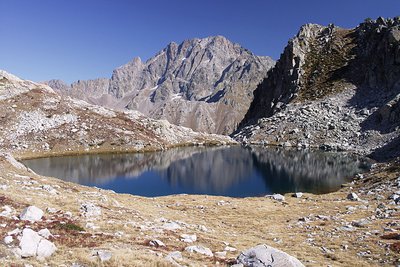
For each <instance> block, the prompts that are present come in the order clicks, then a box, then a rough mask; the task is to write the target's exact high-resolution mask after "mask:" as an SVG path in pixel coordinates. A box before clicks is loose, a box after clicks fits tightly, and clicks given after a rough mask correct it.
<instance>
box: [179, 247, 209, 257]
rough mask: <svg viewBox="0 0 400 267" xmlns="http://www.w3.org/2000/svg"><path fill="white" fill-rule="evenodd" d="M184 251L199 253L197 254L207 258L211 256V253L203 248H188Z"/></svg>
mask: <svg viewBox="0 0 400 267" xmlns="http://www.w3.org/2000/svg"><path fill="white" fill-rule="evenodd" d="M185 251H187V252H189V253H193V252H196V253H199V254H203V255H206V256H209V257H212V256H213V253H212V251H211V249H209V248H206V247H203V246H190V247H186V248H185Z"/></svg>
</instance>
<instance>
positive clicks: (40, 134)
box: [0, 71, 233, 155]
mask: <svg viewBox="0 0 400 267" xmlns="http://www.w3.org/2000/svg"><path fill="white" fill-rule="evenodd" d="M0 109H1V110H2V111H3V112H2V114H1V116H0V122H1V125H2V127H1V128H0V147H1V148H2V150H6V151H9V150H12V151H13V153H14V155H18V154H19V153H28V151H31V153H38V152H44V153H49V154H50V155H51V154H58V153H68V152H69V151H72V150H75V151H81V152H84V153H89V152H91V151H93V152H95V151H97V152H99V151H102V150H104V151H145V150H162V149H165V148H168V147H171V146H174V145H185V144H207V143H209V144H210V143H212V144H226V143H229V142H231V141H233V140H231V139H230V138H227V137H223V136H218V135H210V134H203V133H196V132H194V131H193V130H191V129H189V128H185V127H180V126H175V125H172V124H170V123H168V122H167V121H158V120H154V119H150V118H147V117H146V116H144V115H143V114H141V113H139V112H137V111H128V110H127V111H123V112H120V111H114V110H110V109H106V108H103V107H100V106H95V105H91V104H88V103H87V102H84V101H81V100H76V99H72V98H69V97H62V96H60V95H58V94H56V93H55V92H54V91H53V90H52V89H51V88H50V87H48V86H46V85H42V84H38V83H34V82H30V81H24V80H21V79H19V78H17V77H15V76H13V75H11V74H8V73H6V72H4V71H0ZM220 141H222V143H220ZM226 141H227V142H226Z"/></svg>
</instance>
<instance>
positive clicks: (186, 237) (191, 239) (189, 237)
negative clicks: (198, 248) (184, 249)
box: [181, 234, 197, 243]
mask: <svg viewBox="0 0 400 267" xmlns="http://www.w3.org/2000/svg"><path fill="white" fill-rule="evenodd" d="M196 240H197V236H196V235H187V234H182V235H181V241H183V242H186V243H193V242H196Z"/></svg>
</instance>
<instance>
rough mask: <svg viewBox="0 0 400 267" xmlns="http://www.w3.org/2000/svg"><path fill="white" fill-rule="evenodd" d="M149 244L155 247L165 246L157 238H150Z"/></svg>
mask: <svg viewBox="0 0 400 267" xmlns="http://www.w3.org/2000/svg"><path fill="white" fill-rule="evenodd" d="M149 245H150V246H153V247H157V248H158V247H165V244H164V243H163V242H162V241H161V240H158V239H153V240H151V241H150V242H149Z"/></svg>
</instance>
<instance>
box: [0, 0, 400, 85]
mask: <svg viewBox="0 0 400 267" xmlns="http://www.w3.org/2000/svg"><path fill="white" fill-rule="evenodd" d="M0 11H1V12H0V69H4V70H6V71H8V72H11V73H13V74H15V75H17V76H20V77H22V78H25V79H30V80H34V81H43V80H48V79H52V78H59V79H63V80H65V81H67V82H72V81H75V80H78V79H91V78H97V77H110V76H111V73H112V70H113V69H115V68H116V67H118V66H120V65H123V64H125V63H126V62H128V61H130V60H131V59H132V58H134V57H136V56H139V57H141V58H142V60H147V59H148V58H150V57H151V56H153V55H154V54H155V53H156V52H158V51H159V50H161V49H163V48H164V47H165V46H166V45H167V44H168V43H169V42H171V41H175V42H177V43H180V42H182V41H183V40H185V39H190V38H194V37H207V36H211V35H224V36H225V37H227V38H228V39H230V40H231V41H234V42H237V43H239V44H241V45H242V46H244V47H246V48H248V49H249V50H251V51H253V52H254V53H255V54H257V55H269V56H271V57H273V58H274V59H277V58H279V55H280V53H281V52H282V50H283V48H284V46H285V45H286V44H287V41H288V39H289V38H291V37H293V36H294V35H295V34H296V33H297V31H298V29H299V27H300V26H301V25H302V24H305V23H309V22H312V23H319V24H324V25H327V24H328V23H334V24H335V25H338V26H342V27H346V28H353V27H355V26H357V25H358V24H359V23H360V22H362V21H363V20H364V19H365V18H367V17H370V18H373V19H376V18H377V17H379V16H383V17H394V16H398V15H400V0H335V1H324V0H303V1H300V0H286V1H285V0H279V1H278V0H242V1H239V0H199V1H195V0H159V1H156V0H140V1H139V0H138V1H135V0H125V1H124V0H0Z"/></svg>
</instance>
